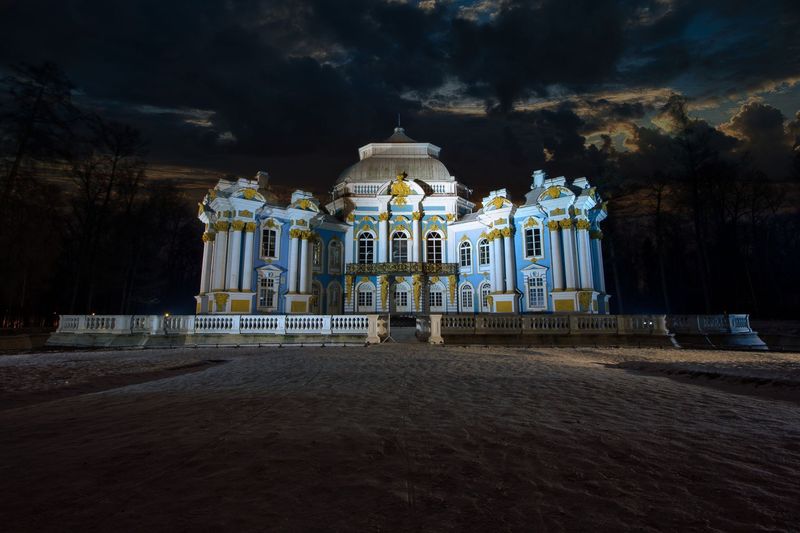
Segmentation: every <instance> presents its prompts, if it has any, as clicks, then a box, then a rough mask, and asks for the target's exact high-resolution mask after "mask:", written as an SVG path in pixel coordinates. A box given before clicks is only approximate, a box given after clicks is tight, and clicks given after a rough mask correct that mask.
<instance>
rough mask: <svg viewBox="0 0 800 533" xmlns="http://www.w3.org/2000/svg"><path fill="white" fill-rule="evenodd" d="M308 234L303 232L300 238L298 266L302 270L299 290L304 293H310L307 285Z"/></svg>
mask: <svg viewBox="0 0 800 533" xmlns="http://www.w3.org/2000/svg"><path fill="white" fill-rule="evenodd" d="M307 263H308V234H307V233H306V232H303V235H302V237H301V238H300V257H299V261H298V267H299V270H300V290H299V291H298V292H300V293H302V294H308V291H307V290H306V286H307V284H308V265H307Z"/></svg>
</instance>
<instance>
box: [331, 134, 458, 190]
mask: <svg viewBox="0 0 800 533" xmlns="http://www.w3.org/2000/svg"><path fill="white" fill-rule="evenodd" d="M439 151H440V148H439V147H438V146H436V145H434V144H431V143H426V142H417V141H415V140H414V139H412V138H411V137H409V136H408V135H406V132H405V130H404V129H403V128H401V127H400V126H398V127H396V128H395V129H394V133H392V135H391V136H390V137H389V138H388V139H386V140H385V141H383V142H377V143H369V144H367V145H364V146H362V147H361V148H359V150H358V153H359V158H360V159H361V160H360V161H358V162H357V163H355V164H353V165H351V166H349V167H348V168H346V169H345V170H344V172H342V173H341V174H340V175H339V179H338V180H336V183H342V182H344V181H347V182H379V183H383V182H386V181H389V180H393V179H394V178H395V177H396V176H397V175H398V174H400V173H401V172H405V173H407V174H408V179H410V180H421V181H424V182H431V181H455V179H454V178H453V176H451V175H450V171H449V170H447V167H445V166H444V164H443V163H442V162H441V161H439Z"/></svg>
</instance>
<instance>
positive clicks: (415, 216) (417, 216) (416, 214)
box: [411, 211, 422, 220]
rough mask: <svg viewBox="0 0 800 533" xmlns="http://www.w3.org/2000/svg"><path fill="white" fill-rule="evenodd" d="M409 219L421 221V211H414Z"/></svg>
mask: <svg viewBox="0 0 800 533" xmlns="http://www.w3.org/2000/svg"><path fill="white" fill-rule="evenodd" d="M411 218H413V219H414V220H421V219H422V212H421V211H414V212H413V213H411Z"/></svg>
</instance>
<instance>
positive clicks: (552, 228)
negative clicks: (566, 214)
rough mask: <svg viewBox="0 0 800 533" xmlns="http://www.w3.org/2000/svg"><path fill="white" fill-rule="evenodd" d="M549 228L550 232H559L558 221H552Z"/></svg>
mask: <svg viewBox="0 0 800 533" xmlns="http://www.w3.org/2000/svg"><path fill="white" fill-rule="evenodd" d="M547 227H548V228H550V231H557V230H558V228H559V225H558V220H551V221H549V222H548V223H547Z"/></svg>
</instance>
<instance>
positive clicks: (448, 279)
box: [447, 276, 456, 302]
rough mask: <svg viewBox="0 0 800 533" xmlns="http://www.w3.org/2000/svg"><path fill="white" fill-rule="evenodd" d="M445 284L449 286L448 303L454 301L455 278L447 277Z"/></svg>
mask: <svg viewBox="0 0 800 533" xmlns="http://www.w3.org/2000/svg"><path fill="white" fill-rule="evenodd" d="M447 282H448V284H449V285H450V301H451V302H455V301H456V277H455V276H448V277H447Z"/></svg>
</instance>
